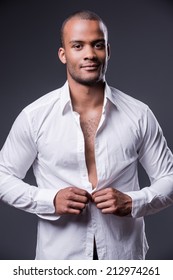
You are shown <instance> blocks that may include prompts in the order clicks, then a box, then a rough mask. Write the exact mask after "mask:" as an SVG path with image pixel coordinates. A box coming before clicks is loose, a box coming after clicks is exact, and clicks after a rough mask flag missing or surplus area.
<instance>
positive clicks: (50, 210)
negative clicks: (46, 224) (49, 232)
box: [34, 189, 60, 220]
mask: <svg viewBox="0 0 173 280" xmlns="http://www.w3.org/2000/svg"><path fill="white" fill-rule="evenodd" d="M57 192H58V191H57V190H49V189H38V192H37V194H36V196H35V197H34V200H35V201H36V203H37V213H36V214H37V216H39V217H40V218H43V219H47V220H57V219H59V217H60V216H59V215H57V214H56V213H55V206H54V199H55V196H56V194H57Z"/></svg>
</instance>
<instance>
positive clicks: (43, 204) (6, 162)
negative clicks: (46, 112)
mask: <svg viewBox="0 0 173 280" xmlns="http://www.w3.org/2000/svg"><path fill="white" fill-rule="evenodd" d="M36 157H37V149H36V143H35V142H34V137H33V135H32V133H31V127H30V124H29V121H28V118H27V115H26V113H25V112H24V111H22V112H21V113H20V115H19V116H18V117H17V119H16V120H15V122H14V124H13V126H12V129H11V131H10V133H9V135H8V137H7V140H6V142H5V144H4V146H3V148H2V150H1V152H0V199H2V200H3V201H4V202H5V203H7V204H9V205H11V206H14V207H16V208H18V209H21V210H25V211H27V212H30V213H35V214H37V215H38V216H40V217H42V218H44V219H50V220H52V219H53V220H54V219H57V218H58V217H57V216H56V215H55V214H54V213H55V208H54V204H53V200H54V197H55V195H56V192H57V191H56V190H51V189H50V190H49V189H41V188H38V187H36V186H32V185H29V184H27V183H25V182H24V181H23V179H24V177H25V175H26V173H27V171H28V169H29V168H30V166H31V165H32V164H33V162H34V160H35V158H36Z"/></svg>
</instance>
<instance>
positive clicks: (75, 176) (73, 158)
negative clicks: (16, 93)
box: [0, 82, 173, 260]
mask: <svg viewBox="0 0 173 280" xmlns="http://www.w3.org/2000/svg"><path fill="white" fill-rule="evenodd" d="M95 158H96V167H97V175H98V185H97V187H96V189H98V190H99V189H102V188H106V187H113V188H116V189H118V190H120V191H121V192H125V193H127V194H128V195H129V196H131V198H132V201H133V209H132V217H131V216H128V217H127V216H126V217H118V216H115V215H113V214H102V213H101V211H100V210H99V209H97V208H96V206H95V205H94V204H93V203H91V202H90V203H89V204H88V205H87V207H86V209H85V210H83V212H82V213H81V214H80V215H63V216H57V215H55V214H54V213H55V209H54V204H53V200H54V197H55V195H56V193H57V192H58V190H60V189H62V188H65V187H68V186H76V187H79V188H83V189H85V190H87V191H88V192H89V193H91V192H92V191H93V190H92V185H91V183H90V182H89V179H88V172H87V167H86V162H85V145H84V137H83V133H82V130H81V127H80V116H79V115H78V114H77V113H75V112H74V111H73V110H72V105H71V100H70V94H69V88H68V83H67V82H66V83H65V85H64V86H63V87H62V88H60V89H57V90H55V91H53V92H50V93H48V94H46V95H45V96H43V97H41V98H39V99H38V100H36V101H35V102H33V103H32V104H30V105H29V106H27V107H26V108H25V109H24V110H23V111H22V112H21V113H20V115H19V116H18V117H17V119H16V121H15V122H14V125H13V127H12V129H11V131H10V134H9V136H8V138H7V140H6V142H5V144H4V146H3V148H2V150H1V153H0V199H2V200H3V201H5V202H6V203H8V204H10V205H13V206H15V207H17V208H19V209H23V210H26V211H28V212H31V213H35V214H37V215H38V217H39V220H38V236H37V249H36V259H82V260H85V259H86V260H87V259H92V257H93V239H94V236H95V239H96V244H97V251H98V256H99V259H144V258H145V254H146V252H147V249H148V244H147V241H146V237H145V232H144V221H143V216H144V215H148V214H152V213H155V212H157V211H159V210H161V209H163V208H165V207H167V206H168V205H170V204H172V203H173V156H172V153H171V152H170V150H169V149H168V147H167V144H166V141H165V139H164V137H163V135H162V131H161V129H160V127H159V125H158V123H157V121H156V119H155V117H154V116H153V114H152V112H151V111H150V109H149V108H148V106H147V105H145V104H143V103H142V102H140V101H138V100H136V99H134V98H132V97H130V96H128V95H126V94H124V93H122V92H121V91H119V90H117V89H114V88H111V87H109V86H108V85H107V84H106V87H105V96H104V107H103V112H102V117H101V120H100V123H99V127H98V129H97V133H96V137H95ZM138 161H140V162H141V164H142V165H143V167H144V168H145V170H146V172H147V173H148V176H149V178H150V181H151V185H150V186H148V187H145V188H143V189H140V187H139V182H138V173H137V165H138ZM32 164H33V169H34V174H35V177H36V181H37V186H38V187H36V186H31V185H29V184H26V183H25V182H24V181H23V178H24V177H25V174H26V172H27V170H28V169H29V167H30V166H31V165H32Z"/></svg>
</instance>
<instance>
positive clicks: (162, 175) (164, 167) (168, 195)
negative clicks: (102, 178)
mask: <svg viewBox="0 0 173 280" xmlns="http://www.w3.org/2000/svg"><path fill="white" fill-rule="evenodd" d="M141 131H143V137H142V140H141V144H140V147H139V150H138V154H139V161H140V163H141V164H142V166H143V167H144V169H145V170H146V172H147V174H148V176H149V179H150V182H151V185H150V186H148V187H145V188H143V189H141V190H138V191H129V192H125V193H122V192H120V191H118V190H116V189H113V188H111V186H110V187H109V188H106V189H105V190H100V191H97V192H95V193H94V195H93V200H94V202H95V203H96V205H97V207H98V208H99V209H101V211H102V213H109V214H111V213H112V214H116V215H118V216H125V215H129V214H131V216H132V217H134V218H136V217H141V216H144V215H149V214H154V213H156V212H158V211H160V210H162V209H164V208H166V207H168V206H170V205H172V204H173V155H172V153H171V151H170V149H169V148H168V146H167V143H166V140H165V138H164V136H163V133H162V130H161V128H160V126H159V124H158V122H157V120H156V118H155V117H154V115H153V113H152V112H151V111H150V110H149V109H148V111H147V114H146V119H145V123H142V124H141Z"/></svg>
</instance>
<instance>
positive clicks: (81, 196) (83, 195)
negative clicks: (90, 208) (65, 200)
mask: <svg viewBox="0 0 173 280" xmlns="http://www.w3.org/2000/svg"><path fill="white" fill-rule="evenodd" d="M70 192H71V193H74V194H75V195H77V196H76V197H74V198H75V199H76V200H77V201H84V202H85V201H89V200H91V195H90V194H89V193H88V192H87V191H86V190H83V189H80V188H77V187H70Z"/></svg>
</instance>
